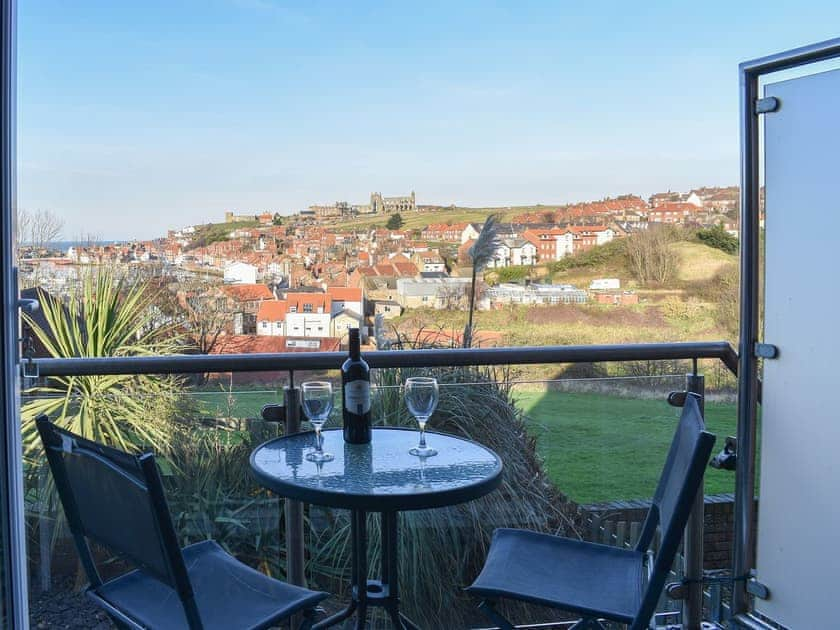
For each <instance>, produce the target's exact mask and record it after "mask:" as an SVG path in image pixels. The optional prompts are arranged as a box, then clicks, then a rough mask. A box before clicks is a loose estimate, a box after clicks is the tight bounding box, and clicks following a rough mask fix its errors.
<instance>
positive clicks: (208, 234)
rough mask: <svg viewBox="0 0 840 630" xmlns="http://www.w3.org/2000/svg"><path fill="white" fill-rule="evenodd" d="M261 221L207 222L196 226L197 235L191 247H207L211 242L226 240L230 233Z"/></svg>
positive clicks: (254, 225)
mask: <svg viewBox="0 0 840 630" xmlns="http://www.w3.org/2000/svg"><path fill="white" fill-rule="evenodd" d="M258 225H259V221H234V222H232V223H207V224H205V225H200V226H196V230H195V237H194V238H193V241H192V243H191V244H190V249H194V248H196V247H205V246H207V245H209V244H210V243H216V242H218V241H226V240H227V239H228V235H229V234H230V233H231V232H233V231H234V230H238V229H240V228H251V227H257V226H258Z"/></svg>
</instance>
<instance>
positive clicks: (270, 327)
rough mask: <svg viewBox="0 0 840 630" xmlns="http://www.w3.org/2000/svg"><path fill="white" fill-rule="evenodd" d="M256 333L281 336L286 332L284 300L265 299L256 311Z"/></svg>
mask: <svg viewBox="0 0 840 630" xmlns="http://www.w3.org/2000/svg"><path fill="white" fill-rule="evenodd" d="M257 334H258V335H270V336H274V337H282V336H284V335H285V334H286V301H285V300H265V301H264V302H261V303H260V308H259V310H258V311H257Z"/></svg>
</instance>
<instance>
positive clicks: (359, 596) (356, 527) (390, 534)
mask: <svg viewBox="0 0 840 630" xmlns="http://www.w3.org/2000/svg"><path fill="white" fill-rule="evenodd" d="M366 518H367V513H366V512H364V511H361V510H352V511H351V513H350V538H351V547H350V549H351V554H352V561H351V565H350V589H351V591H350V592H351V596H352V600H351V602H350V604H349V605H348V606H347V607H346V608H345V609H344V610H342V611H341V612H339V613H336V614H335V615H333V616H332V617H329V618H327V619H324V620H323V621H321V622H320V623H318V624H316V625H314V626H313V630H321V629H323V628H329V627H330V626H333V625H336V624H338V623H341V622H342V621H344V620H346V619H349V618H350V617H351V616H353V615H354V614H355V615H356V623H355V625H354V627H355V628H356V629H357V630H362V629H363V628H365V627H366V626H367V609H368V607H380V608H384V609H385V611H386V612H387V613H388V617H389V618H390V619H391V623H392V624H393V626H394V627H395V628H397V629H398V630H419V628H418V626H417V625H415V624H414V623H413V622H412V621H411V620H410V619H408V618H407V617H406V616H405V615H403V614H402V613H401V612H400V598H399V578H398V565H397V559H398V553H399V549H398V540H399V538H398V531H397V513H396V512H382V513H381V514H380V518H381V527H380V529H381V533H382V563H381V569H380V570H381V577H380V579H379V580H369V579H368V578H367V521H366Z"/></svg>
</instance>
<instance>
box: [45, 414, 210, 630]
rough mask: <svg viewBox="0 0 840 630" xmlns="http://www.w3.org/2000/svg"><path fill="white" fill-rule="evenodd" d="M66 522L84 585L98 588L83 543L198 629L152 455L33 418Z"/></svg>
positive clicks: (188, 582) (96, 573)
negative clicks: (122, 566)
mask: <svg viewBox="0 0 840 630" xmlns="http://www.w3.org/2000/svg"><path fill="white" fill-rule="evenodd" d="M36 423H37V426H38V432H39V434H40V436H41V441H42V442H43V444H44V450H45V451H46V455H47V461H48V462H49V465H50V469H51V470H52V474H53V478H54V479H55V485H56V489H57V491H58V495H59V498H60V499H61V504H62V505H63V506H64V513H65V515H66V516H67V523H68V525H69V527H70V530H71V532H72V533H73V538H74V539H75V542H76V548H77V549H78V552H79V556H80V558H81V560H82V565H83V567H84V569H85V572H86V573H87V576H88V579H89V581H90V584H91V586H92V587H93V588H97V587H99V586H100V585H101V584H102V580H101V578H100V577H99V573H98V571H97V570H96V564H95V562H94V560H93V557H92V555H91V552H90V547H89V546H88V540H92V541H95V542H97V543H99V544H102V545H104V546H105V547H107V548H108V549H109V550H111V551H113V552H115V553H117V554H118V555H120V556H123V557H125V558H127V559H128V560H130V561H131V562H133V563H135V564H136V565H137V566H138V567H139V568H141V569H142V570H143V571H144V572H146V573H147V574H149V575H151V576H152V577H154V578H156V579H157V580H160V581H161V582H163V583H164V584H166V585H168V586H170V587H171V588H173V589H174V590H175V591H176V592H177V593H178V596H179V597H180V599H181V601H182V603H183V604H184V608H185V613H186V615H187V619H188V620H189V622H190V627H191V628H201V622H200V618H199V617H198V613H197V610H196V609H195V602H194V598H193V591H192V586H191V584H190V581H189V577H188V574H187V570H186V567H185V565H184V557H183V555H182V554H181V549H180V546H179V545H178V537H177V535H176V533H175V527H174V525H173V524H172V518H171V516H170V514H169V507H168V505H167V503H166V497H165V495H164V491H163V484H162V482H161V479H160V474H159V472H158V469H157V465H156V463H155V457H154V454H153V453H143V454H142V455H136V456H135V455H130V454H128V453H124V452H123V451H120V450H117V449H115V448H111V447H108V446H103V445H102V444H98V443H97V442H93V441H91V440H87V439H85V438H83V437H81V436H78V435H76V434H74V433H71V432H69V431H66V430H64V429H62V428H60V427H58V426H56V425H55V424H53V423H52V422H50V421H49V420H48V419H47V417H46V416H43V415H42V416H40V417H38V418H37V420H36Z"/></svg>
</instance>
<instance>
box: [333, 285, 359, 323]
mask: <svg viewBox="0 0 840 630" xmlns="http://www.w3.org/2000/svg"><path fill="white" fill-rule="evenodd" d="M327 295H329V297H330V314H331V315H332V316H333V317H335V316H336V315H338V314H339V313H341V312H342V311H344V310H351V311H353V312H354V313H358V314H359V315H364V312H365V295H364V291H362V289H361V287H327Z"/></svg>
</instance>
